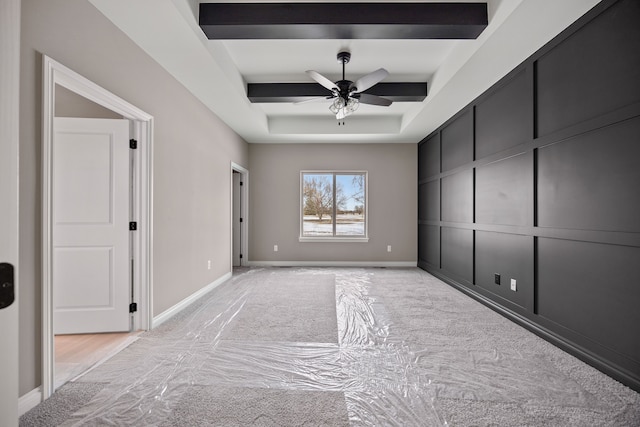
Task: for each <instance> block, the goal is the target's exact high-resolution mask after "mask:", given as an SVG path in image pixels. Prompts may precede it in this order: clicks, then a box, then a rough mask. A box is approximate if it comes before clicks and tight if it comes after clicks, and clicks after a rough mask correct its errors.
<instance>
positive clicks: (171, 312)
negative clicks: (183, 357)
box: [151, 272, 232, 329]
mask: <svg viewBox="0 0 640 427" xmlns="http://www.w3.org/2000/svg"><path fill="white" fill-rule="evenodd" d="M231 276H232V274H231V272H229V273H226V274H225V275H224V276H222V277H220V278H218V279H216V280H215V281H214V282H211V283H209V284H208V285H207V286H205V287H204V288H202V289H200V290H199V291H197V292H195V293H193V294H191V295H189V296H188V297H186V298H185V299H183V300H182V301H180V302H179V303H177V304H176V305H174V306H173V307H171V308H169V309H167V310H165V311H163V312H162V313H160V314H159V315H157V316H156V317H154V318H153V321H152V322H151V328H152V329H154V328H157V327H158V326H160V325H162V324H163V323H164V322H166V321H167V320H169V319H171V318H172V317H173V316H175V315H176V314H178V313H180V312H181V311H182V310H184V309H185V308H187V307H189V306H190V305H191V304H193V303H194V302H196V301H197V300H198V299H199V298H201V297H203V296H204V295H206V294H207V293H209V292H211V291H212V290H214V289H215V288H217V287H218V286H220V285H221V284H223V283H224V282H226V281H227V280H229V279H230V278H231Z"/></svg>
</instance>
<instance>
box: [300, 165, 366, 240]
mask: <svg viewBox="0 0 640 427" xmlns="http://www.w3.org/2000/svg"><path fill="white" fill-rule="evenodd" d="M365 213H366V172H358V173H351V172H330V173H329V172H326V173H324V172H322V173H304V172H303V173H302V215H303V218H302V236H303V237H335V236H339V237H345V236H346V237H349V236H357V237H365V236H366V222H365V220H366V218H365Z"/></svg>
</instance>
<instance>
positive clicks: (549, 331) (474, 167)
mask: <svg viewBox="0 0 640 427" xmlns="http://www.w3.org/2000/svg"><path fill="white" fill-rule="evenodd" d="M638 22H640V2H638V1H635V0H617V1H616V0H605V1H603V2H601V3H600V4H598V5H597V6H596V7H595V8H594V9H592V10H591V11H590V12H589V13H587V14H586V15H585V16H583V17H582V18H581V19H579V20H578V21H577V22H576V23H574V24H573V25H572V26H570V27H569V28H568V29H567V30H565V31H564V32H563V33H562V34H560V35H559V36H557V37H556V38H555V39H553V40H552V41H551V42H549V43H548V44H547V45H546V46H544V47H543V48H542V49H540V50H539V51H538V52H536V53H535V54H534V55H532V56H531V57H530V58H528V59H527V60H525V61H524V62H523V63H522V64H520V65H519V66H518V67H516V68H515V69H514V70H513V71H512V72H511V73H509V74H508V75H507V76H505V77H504V78H503V79H502V80H500V81H499V82H498V83H496V84H495V85H494V86H493V87H491V88H490V89H489V90H487V91H486V92H485V93H484V94H482V95H481V96H480V97H478V98H477V99H476V100H474V101H473V102H471V103H470V104H469V105H468V106H467V107H465V108H464V109H462V110H461V111H460V112H459V113H458V114H456V115H455V116H454V117H452V118H451V119H449V120H448V121H447V122H446V123H444V124H443V125H442V126H441V127H440V128H439V129H437V130H436V131H435V132H434V133H432V134H431V135H429V136H428V137H427V138H425V140H424V141H423V142H421V143H420V145H419V148H418V153H419V155H418V163H419V164H418V188H419V191H418V198H419V201H418V206H419V209H420V212H419V217H418V220H419V224H418V230H419V236H418V264H419V266H420V267H421V268H423V269H425V270H427V271H429V272H431V273H433V274H434V275H436V276H438V277H440V278H442V279H443V280H445V281H446V282H448V283H450V284H451V285H453V286H454V287H456V288H458V289H460V290H461V291H463V292H465V293H467V294H469V295H471V296H472V297H474V298H476V299H478V300H480V301H482V302H483V303H485V304H487V305H488V306H490V307H492V308H493V309H495V310H496V311H498V312H500V313H502V314H504V315H505V316H507V317H509V318H511V319H512V320H514V321H516V322H518V323H520V324H522V325H524V326H525V327H528V328H530V329H531V330H532V331H534V332H536V333H537V334H539V335H541V336H542V337H544V338H546V339H548V340H549V341H551V342H553V343H555V344H556V345H558V346H560V347H561V348H563V349H565V350H567V351H569V352H571V353H572V354H574V355H576V356H578V357H580V358H581V359H583V360H585V361H587V362H588V363H591V364H592V365H593V366H595V367H597V368H599V369H600V370H602V371H604V372H606V373H608V374H609V375H611V376H613V377H614V378H616V379H618V380H620V381H621V382H623V383H625V384H627V385H629V386H630V387H632V388H634V389H635V390H638V391H640V326H638V325H640V55H639V54H638V52H640V25H638ZM496 274H498V275H500V280H499V283H496V281H497V280H496V276H495V275H496ZM512 279H513V280H515V284H516V286H515V290H513V289H512V288H511V281H512Z"/></svg>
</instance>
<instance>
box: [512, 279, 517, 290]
mask: <svg viewBox="0 0 640 427" xmlns="http://www.w3.org/2000/svg"><path fill="white" fill-rule="evenodd" d="M511 290H512V291H515V290H516V279H511Z"/></svg>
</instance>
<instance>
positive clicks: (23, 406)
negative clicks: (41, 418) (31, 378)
mask: <svg viewBox="0 0 640 427" xmlns="http://www.w3.org/2000/svg"><path fill="white" fill-rule="evenodd" d="M41 402H42V387H37V388H34V389H33V390H31V391H30V392H28V393H27V394H25V395H24V396H20V399H18V416H19V417H21V416H23V415H24V414H26V413H27V412H29V411H30V410H32V409H33V408H35V407H36V406H38V405H39V404H40V403H41Z"/></svg>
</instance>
